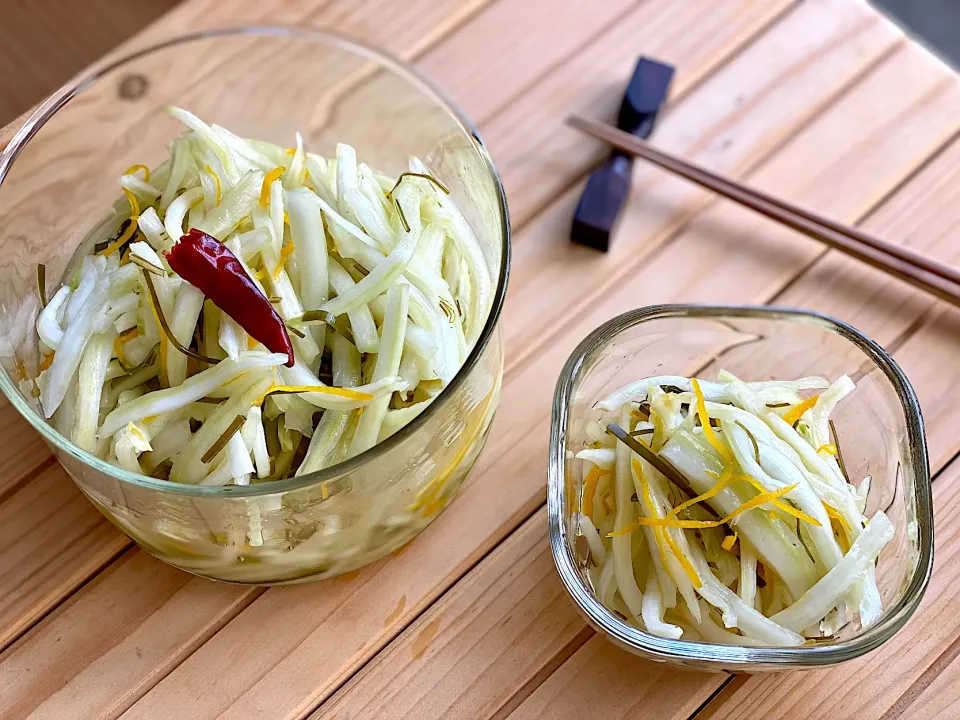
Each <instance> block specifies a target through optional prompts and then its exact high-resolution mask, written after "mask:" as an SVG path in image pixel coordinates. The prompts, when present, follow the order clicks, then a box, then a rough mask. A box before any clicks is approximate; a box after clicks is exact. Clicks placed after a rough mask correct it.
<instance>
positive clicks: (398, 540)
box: [0, 28, 510, 584]
mask: <svg viewBox="0 0 960 720" xmlns="http://www.w3.org/2000/svg"><path fill="white" fill-rule="evenodd" d="M168 104H171V105H177V106H180V107H184V108H187V109H189V110H191V111H192V112H194V113H196V114H197V115H199V116H200V117H202V118H204V119H205V120H206V121H208V122H215V123H218V124H220V125H223V126H225V127H227V128H230V129H231V130H232V131H234V132H235V133H237V134H239V135H242V136H246V137H253V138H260V139H264V140H269V141H272V142H274V143H278V144H281V145H282V146H284V147H289V146H291V145H293V144H294V140H295V133H296V132H298V131H299V132H300V133H302V134H303V137H304V142H305V144H306V146H307V148H308V149H309V150H311V151H313V152H317V153H320V154H322V155H325V156H328V157H329V156H332V155H334V154H335V148H336V144H337V143H338V142H343V143H348V144H350V145H353V146H354V147H355V148H356V149H357V151H358V154H359V156H360V157H361V159H363V160H364V161H365V162H367V163H368V164H370V165H371V166H372V167H375V168H378V169H381V170H383V171H385V172H388V173H392V174H394V175H396V174H399V173H400V172H402V171H404V170H406V169H408V161H409V159H410V156H412V155H415V156H417V157H419V158H420V159H421V160H423V161H424V162H425V163H426V164H427V166H428V167H429V168H430V169H431V171H432V172H433V173H434V174H435V175H436V176H437V177H438V178H440V179H441V180H442V182H443V183H444V184H445V185H446V186H447V187H448V188H449V189H450V192H451V194H452V196H453V198H454V200H455V201H456V203H457V205H458V207H459V209H460V210H461V212H462V213H463V214H464V216H465V217H466V219H467V221H468V223H469V224H470V225H471V227H472V229H473V231H474V233H475V235H476V237H477V239H478V241H479V242H480V244H481V246H482V248H483V253H484V256H485V259H486V262H487V264H488V267H489V270H490V275H491V277H492V278H494V282H495V285H496V289H495V292H494V298H493V305H492V308H491V310H490V313H489V316H488V317H487V320H486V324H485V326H484V328H483V331H482V333H481V335H480V338H479V340H478V342H477V344H476V346H475V347H474V348H473V349H472V351H471V352H470V354H469V357H468V359H467V361H466V363H465V365H464V366H463V368H461V370H460V372H459V373H458V374H457V375H456V377H455V379H454V380H453V381H452V382H451V383H450V384H449V385H448V386H447V387H446V388H445V389H444V391H443V392H442V394H441V395H440V396H439V397H438V398H437V399H436V400H435V401H434V403H433V404H432V405H431V406H430V407H429V408H428V409H427V410H426V411H425V412H423V413H422V414H421V415H420V416H419V417H418V418H417V419H416V420H414V421H413V422H412V423H411V424H409V425H407V426H406V427H404V428H403V429H402V430H400V431H399V432H397V433H396V434H395V435H393V436H392V437H390V438H389V439H387V440H386V441H384V442H383V443H381V444H379V445H377V446H375V447H374V448H372V449H370V450H368V451H367V452H365V453H363V454H361V455H358V456H356V457H354V458H352V459H351V460H349V461H347V462H344V463H342V464H340V465H337V466H334V467H331V468H328V469H326V470H323V471H321V472H318V473H314V474H311V475H304V476H301V477H293V478H289V479H286V480H280V481H276V482H267V483H260V484H253V485H250V486H247V487H197V486H189V485H178V484H174V483H170V482H167V481H164V480H156V479H153V478H149V477H145V476H140V475H134V474H131V473H128V472H125V471H123V470H121V469H120V468H117V467H115V466H113V465H111V464H108V463H106V462H105V461H103V460H100V459H99V458H97V457H95V456H93V455H91V454H89V453H86V452H84V451H82V450H80V449H79V448H78V447H76V446H75V445H73V444H72V443H70V442H69V441H68V440H66V439H65V438H64V437H62V436H61V435H59V434H58V433H57V432H56V431H55V430H54V428H53V427H52V426H51V425H49V424H47V422H46V421H45V420H43V419H42V418H41V416H40V415H39V414H38V413H37V412H36V411H35V410H34V402H33V399H32V398H31V397H29V393H27V394H23V393H22V392H21V384H20V383H19V381H18V380H19V373H21V372H22V371H23V369H24V368H25V370H26V373H27V375H29V376H33V375H35V373H36V364H37V358H36V350H35V347H36V340H35V331H34V323H35V318H36V314H37V311H38V306H39V301H38V297H37V289H36V288H37V281H36V267H37V264H38V263H43V264H45V265H46V273H47V278H48V288H54V287H55V286H56V285H55V283H56V282H57V281H59V279H60V278H61V277H62V276H63V274H64V271H65V269H66V268H67V266H68V264H69V263H70V262H71V259H72V258H73V256H74V254H75V253H76V251H77V250H78V248H80V247H81V246H82V245H83V243H85V242H87V238H88V237H90V236H91V234H92V232H93V231H94V229H95V228H97V226H98V225H99V224H100V223H101V222H102V221H103V220H104V219H105V218H106V217H107V216H108V215H109V214H110V212H111V208H112V206H113V204H114V203H115V202H116V201H117V200H118V199H119V198H120V197H121V195H120V188H119V185H118V184H117V178H118V177H119V175H120V174H122V173H123V172H124V170H125V169H126V168H127V167H129V166H130V165H133V164H136V163H143V164H145V165H147V166H150V167H155V166H157V165H158V164H160V163H161V162H162V161H163V160H165V159H166V156H167V144H168V142H169V141H170V140H171V139H172V138H173V137H175V136H176V135H177V134H178V133H179V132H180V131H181V129H182V128H181V127H180V126H179V125H178V123H177V122H176V121H175V120H173V119H172V118H170V117H169V116H168V115H167V114H166V113H165V112H164V107H165V106H166V105H168ZM0 183H2V184H0V247H2V252H0V356H2V358H0V364H2V366H3V372H2V373H0V386H2V388H3V392H4V393H5V394H6V395H7V397H8V398H9V399H10V402H11V403H12V404H13V405H14V406H15V407H16V408H17V409H18V410H19V411H20V412H21V413H22V414H23V416H24V417H25V418H26V419H27V420H28V421H29V422H30V423H31V424H32V425H33V426H34V427H35V428H37V430H38V431H39V432H40V433H41V435H43V437H44V439H45V440H46V441H47V442H48V443H49V445H50V446H51V448H52V450H53V452H54V454H55V455H56V457H57V459H58V460H59V461H60V462H61V463H62V464H63V465H64V467H65V468H66V469H67V471H68V472H69V473H70V475H71V477H73V479H74V481H75V482H76V483H77V485H79V486H80V489H81V490H82V491H83V492H84V493H85V494H86V495H87V497H89V498H90V500H91V501H92V502H93V503H94V504H95V505H96V506H97V507H98V508H99V509H100V511H101V512H102V513H103V514H104V515H106V516H107V517H108V518H109V519H110V520H111V521H113V522H114V523H115V524H116V525H117V526H118V527H120V528H121V529H122V530H123V531H124V532H125V533H127V534H128V535H129V536H130V537H131V538H133V539H134V540H135V541H136V542H137V543H139V544H140V545H141V546H142V547H144V548H146V549H147V550H149V551H150V552H151V553H153V554H154V555H156V556H158V557H160V558H161V559H163V560H165V561H167V562H169V563H171V564H172V565H175V566H177V567H180V568H183V569H184V570H188V571H190V572H193V573H196V574H198V575H204V576H206V577H210V578H216V579H219V580H227V581H232V582H239V583H257V584H272V583H294V582H302V581H306V580H316V579H321V578H326V577H331V576H334V575H338V574H341V573H344V572H347V571H349V570H352V569H355V568H357V567H359V566H361V565H365V564H367V563H369V562H372V561H374V560H377V559H378V558H381V557H383V556H384V555H386V554H388V553H390V552H391V551H393V550H396V549H397V548H399V547H401V546H402V545H403V544H405V543H406V542H408V541H409V540H410V539H411V538H413V537H414V536H415V535H416V534H417V533H419V532H420V531H421V530H423V528H424V527H425V526H426V525H427V524H429V523H430V521H431V520H433V519H434V518H435V517H436V516H437V514H438V513H439V512H441V511H442V510H443V509H444V508H445V507H446V505H447V504H448V503H449V502H450V500H451V499H452V498H453V496H454V495H455V494H456V492H457V489H458V488H459V487H460V486H461V484H462V483H463V480H464V478H465V476H466V474H467V473H468V471H469V470H470V468H471V467H472V465H473V463H474V462H475V461H476V458H477V455H478V454H479V452H480V449H481V447H482V446H483V443H484V441H485V439H486V435H487V431H488V429H489V427H490V423H491V420H492V418H493V414H494V411H495V409H496V406H497V401H498V397H499V390H500V383H501V377H502V368H503V351H502V347H501V334H500V332H499V328H498V320H499V317H500V311H501V308H502V305H503V300H504V294H505V291H506V281H507V271H508V266H509V254H510V252H509V247H510V246H509V221H508V215H507V206H506V201H505V198H504V193H503V187H502V186H501V184H500V180H499V178H498V176H497V173H496V170H495V169H494V167H493V164H492V162H491V160H490V157H489V155H488V154H487V151H486V149H485V148H484V146H483V144H482V143H481V141H480V139H479V138H478V137H477V134H476V132H475V131H474V129H473V127H472V126H471V124H470V123H469V121H468V120H466V118H464V116H463V115H462V113H461V112H460V111H459V110H458V109H457V108H456V107H455V106H454V105H453V104H452V103H451V102H450V101H449V100H447V99H446V97H445V96H444V95H443V94H442V93H441V92H439V91H438V90H437V89H436V88H434V87H433V86H432V85H431V84H430V83H429V82H427V81H426V80H424V79H423V78H421V77H420V76H418V75H417V74H416V72H415V71H414V70H412V69H411V68H410V67H409V66H407V65H405V64H403V63H401V62H399V61H397V60H395V59H393V58H390V57H387V56H385V55H383V54H381V53H380V52H378V51H375V50H372V49H370V48H367V47H364V46H362V45H359V44H357V43H354V42H352V41H349V40H346V39H344V38H341V37H337V36H334V35H331V34H328V33H324V32H320V31H316V30H310V29H300V28H239V29H228V30H219V31H214V32H204V33H198V34H195V35H189V36H185V37H180V38H176V39H173V40H170V41H167V42H164V43H161V44H159V45H156V46H153V47H150V48H148V49H145V50H141V51H139V52H136V53H134V54H132V55H130V56H128V57H126V58H124V59H122V60H119V61H113V62H108V63H103V64H102V65H101V66H100V67H97V68H95V69H94V70H92V71H91V72H89V73H88V74H86V75H84V76H82V77H80V78H78V79H76V80H75V81H73V82H71V83H70V84H69V85H68V86H66V87H65V88H63V89H62V90H60V91H59V92H58V93H57V94H55V95H54V96H52V97H51V98H50V99H49V100H47V101H46V102H45V103H44V104H43V105H42V106H41V107H40V108H39V110H37V111H36V112H35V113H34V114H33V115H32V116H31V117H30V119H29V120H28V121H27V122H26V124H25V125H24V126H23V127H22V128H21V129H20V130H19V132H17V134H16V136H15V137H14V139H13V140H12V141H11V142H10V143H9V144H8V145H7V147H6V149H5V150H4V152H3V153H2V155H0ZM50 291H51V292H52V290H50ZM23 387H29V383H25V384H23Z"/></svg>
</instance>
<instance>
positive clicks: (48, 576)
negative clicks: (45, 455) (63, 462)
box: [0, 464, 129, 707]
mask: <svg viewBox="0 0 960 720" xmlns="http://www.w3.org/2000/svg"><path fill="white" fill-rule="evenodd" d="M38 506H42V507H43V508H44V513H43V515H40V516H38V515H37V514H36V512H35V508H36V507H38ZM128 544H129V541H128V540H127V538H126V537H125V536H124V535H122V534H120V533H119V532H118V531H117V530H116V529H114V527H113V526H112V525H111V524H110V523H108V522H107V521H106V520H105V519H104V518H103V516H102V515H100V513H99V512H97V510H96V509H95V508H94V507H93V505H91V504H90V502H89V501H88V500H87V499H86V498H85V497H84V496H83V495H82V494H81V493H80V491H79V490H78V489H77V488H76V486H75V485H74V484H73V483H72V482H71V481H70V479H69V478H68V477H67V474H66V472H65V471H64V469H63V468H62V467H60V465H58V464H52V465H49V466H48V467H47V469H46V470H44V471H42V472H41V473H40V474H39V475H37V476H35V477H33V478H32V479H31V481H30V482H29V483H27V484H26V485H24V486H23V487H21V488H19V489H17V490H15V491H14V492H12V493H11V494H10V495H9V496H8V497H7V498H5V499H4V501H3V503H0V578H3V582H2V583H0V628H2V631H0V647H3V646H5V645H7V644H8V643H9V642H10V641H11V640H13V639H14V638H16V637H17V636H18V635H19V634H20V633H22V632H23V631H24V630H25V629H26V628H28V627H30V625H32V624H33V623H34V622H36V620H38V619H39V618H41V617H43V615H44V614H45V613H46V612H47V611H48V610H49V609H50V608H51V607H53V606H54V605H56V604H57V603H58V602H60V600H61V599H62V598H63V597H65V596H66V595H67V594H69V592H70V591H71V590H72V589H73V588H75V587H77V585H79V584H80V583H82V582H84V581H85V580H86V579H87V578H88V577H89V576H90V575H91V574H93V573H95V572H96V571H97V570H99V569H100V568H102V567H103V566H104V565H106V564H107V563H109V562H110V560H112V559H113V558H114V557H116V555H117V554H118V553H120V552H121V551H122V550H123V548H124V547H126V546H127V545H128ZM0 707H2V706H0Z"/></svg>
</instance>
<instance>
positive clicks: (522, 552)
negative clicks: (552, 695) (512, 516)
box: [311, 509, 706, 720]
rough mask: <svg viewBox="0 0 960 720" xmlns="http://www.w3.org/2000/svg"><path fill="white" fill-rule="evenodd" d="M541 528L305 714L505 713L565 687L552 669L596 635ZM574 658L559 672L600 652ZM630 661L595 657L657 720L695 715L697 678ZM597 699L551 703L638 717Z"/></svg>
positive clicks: (492, 559)
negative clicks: (540, 688)
mask: <svg viewBox="0 0 960 720" xmlns="http://www.w3.org/2000/svg"><path fill="white" fill-rule="evenodd" d="M546 525H547V521H546V511H545V510H542V509H541V510H539V511H538V512H537V513H535V514H534V515H533V516H532V517H531V518H530V519H529V520H528V521H527V522H526V523H524V524H523V525H522V526H521V527H520V528H519V529H518V530H517V531H516V532H515V533H513V535H511V536H510V537H509V538H508V539H507V540H505V541H504V542H503V544H502V545H500V546H499V547H498V548H497V549H496V550H495V551H494V552H493V553H491V554H490V556H489V557H488V558H486V559H485V560H484V562H483V563H482V565H481V566H479V567H478V568H477V569H476V570H474V571H473V572H472V573H471V574H470V575H468V576H467V578H466V579H465V580H464V581H463V582H461V583H459V584H458V585H457V586H456V587H455V588H454V589H453V590H451V591H450V592H449V593H447V594H446V595H444V596H443V597H442V598H441V599H440V600H438V601H437V602H435V603H434V604H433V605H432V606H431V607H430V610H429V611H428V612H427V613H425V614H424V615H423V616H422V617H421V618H419V619H418V620H417V622H415V623H414V624H413V625H411V626H410V627H409V628H408V629H407V630H406V631H405V632H404V633H403V634H402V635H401V636H400V637H399V638H398V639H397V640H396V641H395V642H394V643H391V645H390V647H389V648H388V649H386V650H384V651H383V652H381V653H380V654H379V655H378V656H377V658H376V660H374V661H373V662H371V663H370V665H369V666H368V667H367V668H365V669H364V671H363V672H362V673H360V674H358V675H357V677H355V678H354V679H353V680H352V681H351V682H350V683H348V684H347V685H345V686H344V687H343V688H341V690H340V691H339V692H337V694H336V695H335V696H334V697H333V698H332V699H331V700H330V702H328V703H326V704H325V705H324V706H323V707H321V708H320V709H318V710H317V711H316V712H315V713H314V714H313V715H312V716H311V717H312V718H315V719H316V720H320V718H333V717H341V718H351V719H352V720H362V719H364V718H381V717H391V718H401V717H409V718H414V717H429V718H451V719H454V718H465V717H470V718H481V717H504V716H505V715H506V714H507V713H509V712H510V710H511V709H513V707H514V706H515V705H517V704H519V702H520V701H522V700H523V699H524V698H525V697H526V695H525V692H527V691H532V690H534V689H535V688H536V686H537V685H539V682H542V681H543V680H546V679H547V678H548V677H549V678H550V679H549V681H548V682H551V683H553V682H554V679H555V678H556V681H557V682H558V683H559V684H560V685H561V686H562V685H564V684H566V683H567V682H568V681H569V678H565V677H564V676H563V675H561V674H552V673H553V671H554V669H555V668H556V667H557V665H559V664H560V663H562V662H563V660H565V659H566V658H567V657H568V656H569V655H570V654H571V653H573V652H575V651H577V650H578V649H579V648H580V646H581V645H582V644H583V642H584V641H585V640H587V639H588V638H589V637H590V635H591V634H592V633H591V631H589V630H588V628H587V627H586V626H585V625H584V623H583V620H582V619H581V617H580V615H579V614H578V613H577V611H576V609H575V608H574V606H573V605H572V604H571V603H570V601H569V598H568V597H567V593H566V590H564V588H563V586H562V585H561V583H560V579H559V578H558V577H557V573H556V569H555V568H554V565H553V559H552V558H551V557H550V554H549V553H544V552H543V549H544V547H545V546H546V545H547V543H548V540H547V527H546ZM592 644H593V641H590V642H588V643H587V645H588V646H590V645H592ZM576 656H577V658H578V661H577V663H573V664H569V665H564V671H565V672H566V671H567V670H568V668H569V672H571V673H572V674H573V675H574V676H575V675H576V674H578V673H579V672H581V670H582V666H583V665H590V666H591V671H594V670H595V669H596V666H595V665H594V664H595V662H597V660H598V658H597V653H596V652H593V653H590V652H588V653H583V651H579V652H577V653H576ZM626 657H627V658H628V661H627V662H619V663H617V662H612V663H611V662H609V658H605V659H603V660H600V662H602V663H603V665H602V668H601V670H600V672H601V673H602V674H603V675H604V676H606V677H610V678H611V680H612V681H613V682H616V683H618V684H622V687H624V688H630V690H631V693H637V694H640V693H639V692H638V691H639V690H641V689H646V690H647V691H649V695H646V694H644V704H643V706H642V708H633V710H642V711H643V714H644V715H645V716H647V717H656V718H662V717H667V710H668V709H670V710H671V711H672V710H673V709H676V708H677V707H682V708H686V709H687V710H693V709H694V708H696V707H697V706H698V705H699V704H700V702H702V701H703V700H704V699H705V698H706V695H704V683H703V680H702V676H701V675H700V674H697V673H674V672H671V671H670V670H669V669H668V668H666V667H663V666H661V667H656V666H654V665H652V664H647V665H645V666H643V669H644V671H645V672H642V673H638V672H637V667H636V663H635V662H633V661H634V660H635V658H630V656H626ZM654 688H657V692H654ZM580 690H582V688H580ZM603 694H604V696H603V697H602V698H600V697H597V696H596V695H595V694H590V693H583V692H578V693H571V694H570V695H569V696H565V697H563V698H557V701H558V702H559V703H560V704H561V705H562V706H563V707H564V708H565V712H567V713H569V714H570V715H571V716H579V717H585V716H593V715H595V714H597V713H598V712H599V708H602V715H603V716H604V717H620V716H623V717H630V716H632V717H635V715H627V714H626V713H625V712H624V713H619V709H618V707H617V703H616V702H615V701H614V700H615V699H614V698H612V697H611V696H610V694H609V692H607V688H604V693H603ZM701 696H702V697H701ZM611 701H614V702H611ZM522 707H523V713H522V714H525V715H526V717H537V718H542V717H556V716H557V709H556V708H555V707H552V706H549V704H548V705H546V706H540V705H536V704H531V705H524V706H522Z"/></svg>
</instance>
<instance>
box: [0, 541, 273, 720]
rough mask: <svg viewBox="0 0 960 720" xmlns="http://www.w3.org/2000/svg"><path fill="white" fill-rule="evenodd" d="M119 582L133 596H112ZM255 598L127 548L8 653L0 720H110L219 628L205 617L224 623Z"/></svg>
mask: <svg viewBox="0 0 960 720" xmlns="http://www.w3.org/2000/svg"><path fill="white" fill-rule="evenodd" d="M118 585H121V586H123V587H126V588H129V591H130V592H129V593H127V594H126V595H120V596H118V595H117V593H116V592H114V589H115V588H116V587H117V586H118ZM256 594H257V593H256V592H254V593H249V594H247V595H242V596H238V594H237V593H236V592H234V588H233V587H231V586H229V585H223V584H219V583H211V582H209V581H207V580H204V579H201V578H194V577H191V576H190V575H187V574H186V573H183V572H181V571H179V570H176V569H174V568H173V567H171V566H169V565H166V564H164V563H162V562H159V561H157V560H155V559H153V558H152V557H151V556H149V555H147V554H146V553H143V552H135V551H132V550H131V551H128V552H127V553H125V554H124V555H123V556H122V557H121V558H120V559H119V560H118V561H117V562H115V563H113V564H112V565H111V566H110V568H109V569H108V570H106V571H104V572H103V573H101V574H100V575H99V576H98V577H97V578H96V579H94V580H93V581H92V582H91V583H90V585H89V586H87V587H86V588H85V589H84V592H83V593H82V594H81V595H78V596H76V597H74V598H72V599H71V600H70V601H68V602H67V603H65V604H64V605H63V606H61V607H59V608H57V610H56V612H55V613H54V614H53V615H52V616H51V617H50V618H49V620H48V621H47V622H45V623H44V624H43V625H42V626H40V627H39V628H37V630H36V631H35V632H34V633H32V634H31V635H30V636H29V638H25V639H24V640H22V641H21V642H19V643H17V644H16V645H14V646H13V647H12V648H10V650H9V651H8V652H7V654H6V655H5V656H4V659H3V668H4V669H3V672H2V673H0V678H2V679H0V708H3V713H2V714H3V717H5V718H14V717H25V716H26V715H27V714H30V716H31V717H37V718H41V717H42V718H66V717H76V718H81V717H83V718H92V717H113V716H116V715H118V714H119V713H120V712H122V711H123V710H124V709H125V708H126V707H128V706H129V705H130V704H131V703H133V702H134V701H135V700H136V699H137V698H138V697H140V695H142V694H143V692H144V691H145V690H146V689H147V688H149V687H150V686H151V685H152V684H153V682H155V681H156V677H157V676H158V675H163V674H164V673H165V672H166V671H168V670H169V668H171V667H172V666H174V665H175V664H176V663H177V662H179V660H180V659H181V658H182V657H183V656H184V655H186V654H189V653H190V652H192V651H193V650H194V649H195V648H196V647H197V646H198V645H199V644H200V643H202V642H203V641H204V640H206V639H207V637H209V636H210V634H212V633H213V632H214V631H215V630H216V628H217V627H218V624H217V623H216V622H211V621H210V619H211V617H214V618H218V617H219V618H221V623H222V622H223V621H224V620H225V619H226V618H228V617H230V616H232V615H233V614H235V613H236V612H237V611H238V610H239V607H238V606H237V604H238V603H240V604H242V603H244V602H248V601H249V600H251V599H252V598H253V597H256ZM171 628H176V632H168V631H169V630H170V629H171ZM91 658H95V660H93V661H92V662H87V661H88V659H91Z"/></svg>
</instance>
